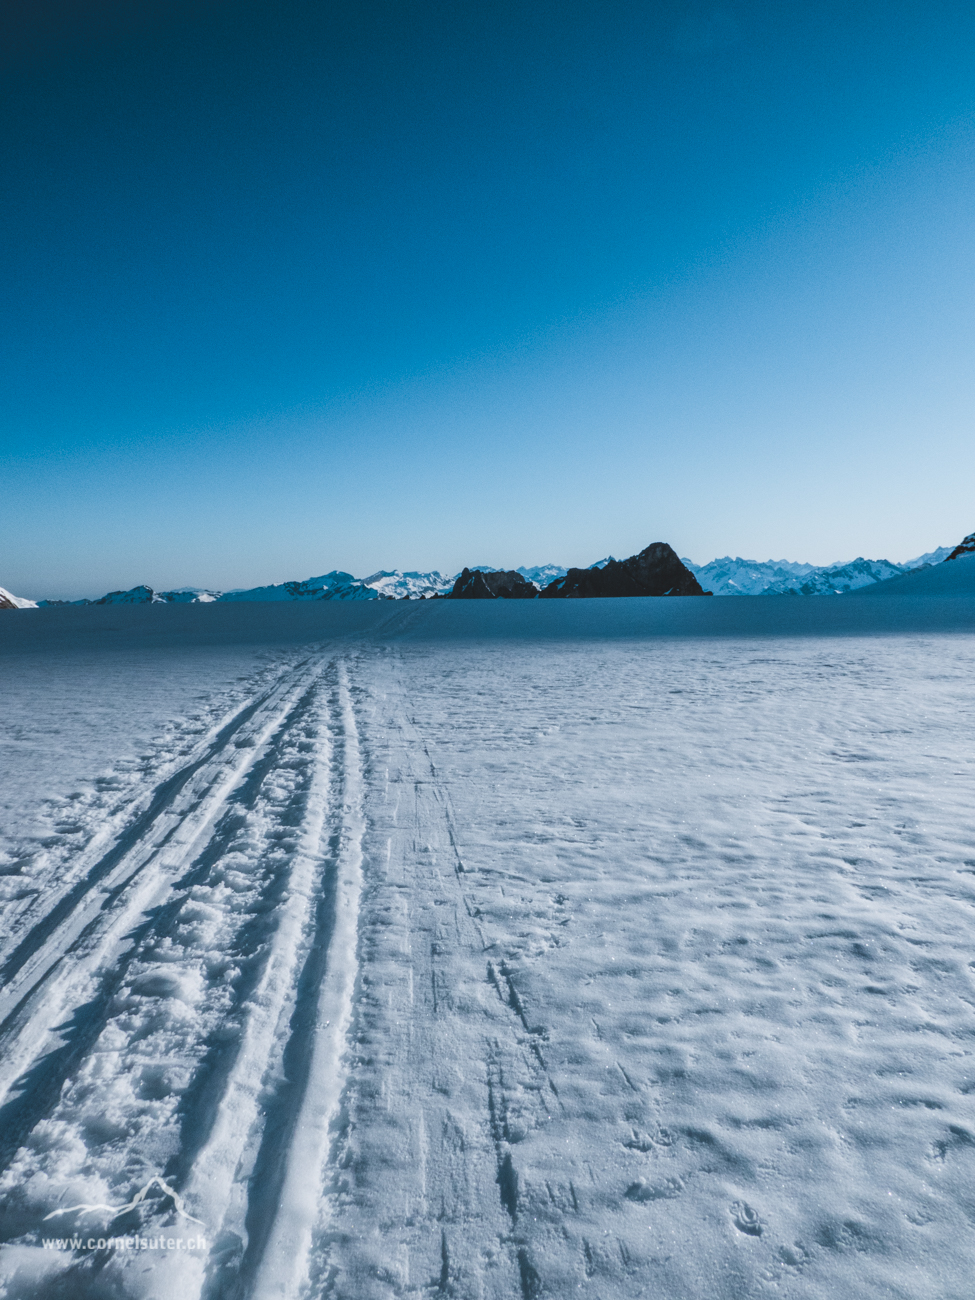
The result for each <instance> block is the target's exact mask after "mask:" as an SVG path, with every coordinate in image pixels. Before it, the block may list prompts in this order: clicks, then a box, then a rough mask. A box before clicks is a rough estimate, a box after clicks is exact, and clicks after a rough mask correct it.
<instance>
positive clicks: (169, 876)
mask: <svg viewBox="0 0 975 1300" xmlns="http://www.w3.org/2000/svg"><path fill="white" fill-rule="evenodd" d="M638 603H639V602H630V604H631V605H636V604H638ZM651 603H652V602H651ZM673 603H674V605H675V606H676V605H678V604H682V602H673ZM709 603H710V602H709ZM728 603H729V604H730V602H728ZM757 603H764V602H757ZM787 603H788V602H787ZM567 604H571V602H567ZM589 604H590V605H593V604H597V605H598V604H602V602H589ZM609 604H610V603H609V602H606V603H605V608H606V610H607V612H606V614H605V616H604V617H605V618H606V620H607V624H608V625H609V626H612V619H613V617H615V611H613V610H611V609H610V608H609ZM621 604H622V605H626V602H621ZM824 604H825V602H824ZM750 608H751V607H749V610H750ZM442 610H443V607H442V606H441V607H439V608H438V609H436V610H434V611H432V610H430V609H419V610H418V609H413V610H410V609H409V608H406V607H401V608H400V609H399V610H395V609H394V610H393V611H392V612H391V613H389V614H388V616H386V615H385V614H384V618H383V619H382V620H381V621H379V622H377V623H376V624H375V625H368V626H367V625H360V624H358V623H357V624H356V627H357V628H358V629H359V630H358V632H357V633H356V635H354V636H348V637H346V638H344V639H343V641H342V642H341V643H339V642H338V641H335V642H332V643H328V644H324V645H317V646H314V645H306V646H304V647H301V648H295V647H282V648H278V649H274V650H262V651H260V652H258V651H256V650H251V651H247V652H246V653H245V652H244V651H243V650H240V651H239V654H240V658H239V660H238V661H237V662H238V663H239V667H240V669H241V671H242V675H241V676H239V677H238V678H237V679H236V680H235V681H234V682H233V684H230V683H228V682H227V680H226V676H225V675H224V676H221V674H225V671H226V668H227V666H228V665H229V664H230V663H231V662H232V657H231V658H230V659H227V658H221V659H219V663H220V665H221V667H220V671H219V672H217V673H214V671H213V669H214V667H215V665H216V664H217V659H213V660H212V661H210V663H211V668H210V669H209V670H207V671H208V672H210V677H209V678H207V680H208V681H209V683H210V685H209V686H208V687H207V690H208V691H209V693H210V694H209V696H208V699H209V702H208V704H207V706H206V708H205V709H201V710H200V711H199V712H198V713H197V715H196V716H195V719H190V718H189V717H187V720H186V722H185V725H184V724H183V723H180V724H179V726H177V727H176V729H175V730H168V731H167V730H164V731H163V732H162V733H161V734H160V735H159V736H158V738H157V740H156V741H146V742H145V743H143V742H141V741H140V746H141V750H142V757H141V758H139V759H138V762H137V764H136V767H135V768H134V771H135V772H136V776H135V779H134V780H131V781H124V782H122V783H121V784H120V785H118V786H113V785H112V783H111V781H108V782H107V783H103V784H102V785H98V784H97V783H96V782H95V781H94V780H89V781H88V782H87V783H86V782H85V781H84V780H81V779H80V777H78V775H77V772H78V770H80V768H75V769H73V775H72V780H74V781H75V783H76V787H77V791H78V793H79V798H78V799H76V800H75V801H74V802H75V803H76V804H81V805H82V806H83V807H84V808H85V809H87V810H88V812H86V814H85V816H86V817H87V818H88V820H87V821H85V823H84V834H82V835H80V836H79V834H78V832H77V831H74V832H71V831H67V830H66V831H65V832H64V834H63V835H61V836H60V838H59V836H58V834H56V833H55V834H52V835H50V836H48V837H47V842H46V843H45V844H44V845H43V846H41V847H40V849H39V851H38V852H37V853H36V854H35V856H34V857H31V858H27V857H21V858H17V859H16V861H17V862H19V863H21V864H26V865H24V866H23V870H22V871H21V872H20V873H19V874H16V875H12V876H10V877H9V880H10V881H19V882H20V884H21V886H24V885H25V884H26V883H30V884H31V886H32V889H33V892H31V891H30V890H27V891H26V892H25V895H24V898H23V900H22V901H20V902H19V903H18V907H19V910H17V908H14V909H12V910H11V911H9V912H8V913H7V914H5V917H4V925H5V926H7V927H8V929H7V930H6V931H3V932H0V944H2V946H0V963H6V965H2V966H0V969H2V971H3V980H4V983H3V984H2V986H0V998H2V999H4V1001H3V1008H4V1010H3V1013H2V1015H3V1019H2V1027H0V1035H3V1037H2V1040H0V1046H2V1053H0V1060H2V1062H3V1063H4V1066H5V1068H6V1070H7V1074H6V1076H5V1078H6V1084H5V1087H6V1088H7V1091H6V1094H5V1096H4V1098H3V1100H2V1102H0V1141H2V1144H0V1157H2V1158H0V1206H2V1209H3V1217H2V1219H0V1227H2V1233H0V1238H2V1241H3V1242H4V1243H6V1244H4V1245H3V1246H2V1248H0V1296H3V1297H5V1300H6V1298H8V1297H9V1300H15V1298H20V1297H24V1298H26V1297H31V1300H34V1298H35V1297H37V1298H39V1300H53V1298H54V1297H56V1296H58V1297H60V1296H70V1297H72V1298H74V1297H77V1298H78V1300H88V1298H90V1300H94V1298H95V1297H99V1298H100V1297H102V1296H105V1297H107V1296H113V1297H123V1298H124V1297H129V1296H132V1297H144V1298H145V1300H149V1297H152V1298H153V1300H176V1298H178V1300H184V1297H193V1296H200V1297H202V1298H205V1300H225V1298H226V1300H229V1298H230V1297H235V1298H238V1297H239V1298H240V1300H243V1298H244V1297H254V1298H256V1300H264V1297H271V1296H274V1297H286V1298H287V1300H292V1298H293V1300H298V1297H313V1296H328V1297H334V1298H335V1300H379V1298H382V1300H399V1298H400V1297H412V1296H417V1297H421V1296H428V1297H454V1298H457V1297H461V1298H463V1300H468V1298H469V1300H540V1298H542V1297H559V1298H560V1300H561V1297H565V1296H569V1295H582V1296H592V1297H598V1300H615V1298H617V1297H618V1298H620V1300H623V1298H624V1297H625V1298H629V1297H637V1296H662V1297H667V1298H668V1300H669V1298H670V1297H675V1298H677V1297H680V1298H681V1300H683V1298H684V1297H693V1298H695V1300H696V1298H697V1297H701V1300H705V1298H706V1300H712V1298H718V1300H722V1298H724V1297H728V1298H729V1300H730V1298H731V1297H735V1298H737V1297H742V1296H748V1297H762V1296H776V1297H786V1298H787V1300H791V1298H793V1297H794V1298H795V1300H819V1298H820V1297H822V1298H823V1300H826V1297H829V1298H830V1300H833V1298H834V1297H856V1300H860V1298H861V1297H865V1298H870V1297H875V1296H876V1297H880V1296H884V1297H905V1298H909V1300H920V1298H922V1297H925V1298H926V1297H931V1298H932V1300H934V1298H935V1297H936V1298H937V1300H967V1297H968V1296H969V1295H970V1292H971V1287H970V1276H971V1272H972V1268H973V1265H975V1247H973V1245H972V1233H971V1226H972V1222H973V1221H975V1113H973V1111H975V1100H973V1099H975V1054H973V1052H975V976H973V964H972V963H973V961H975V951H973V950H975V943H973V939H975V912H973V906H975V879H973V877H975V812H973V802H972V799H971V788H972V775H973V766H975V763H973V757H972V753H971V743H970V737H971V734H972V722H973V712H975V708H973V695H972V688H971V682H972V669H973V666H975V636H973V635H971V634H970V633H960V634H953V635H945V634H925V633H918V632H911V633H909V634H902V635H886V636H884V635H874V636H870V637H863V638H857V637H851V636H841V637H836V636H818V637H817V636H813V635H806V636H803V637H797V638H792V637H788V636H778V637H776V636H769V635H767V634H766V635H763V636H760V637H749V636H734V637H723V638H722V637H712V638H708V637H702V636H696V637H680V636H674V635H669V636H664V637H653V636H642V637H641V636H635V635H634V634H633V626H632V624H633V618H634V613H633V611H632V610H631V609H625V610H620V611H619V620H620V626H621V628H624V629H625V630H624V632H623V633H622V634H621V636H620V637H619V638H614V637H612V636H598V635H594V634H593V632H592V629H591V628H590V627H589V626H588V623H586V620H589V621H590V622H591V621H592V618H593V611H592V610H591V609H589V610H582V611H579V610H568V611H565V612H562V613H558V614H556V615H548V614H545V615H544V618H545V620H546V622H545V627H546V628H547V629H549V624H550V623H551V622H552V621H553V620H555V619H562V620H564V625H565V628H566V635H564V636H563V637H562V638H561V639H556V638H554V637H553V636H552V635H551V629H549V630H548V632H547V633H546V636H547V639H546V640H538V639H532V638H530V637H528V638H526V637H525V636H521V637H519V636H516V635H512V632H511V629H512V628H515V627H520V626H521V622H519V620H520V619H521V617H522V616H520V615H518V614H517V613H516V614H515V615H511V614H510V611H502V612H501V613H500V614H498V613H497V612H496V611H493V610H490V609H489V610H488V612H487V613H485V612H484V611H483V610H475V611H473V612H472V613H471V612H466V613H465V612H463V611H462V614H460V615H455V614H454V613H453V611H450V610H448V613H449V614H450V620H447V619H446V618H445V616H444V615H443V614H442ZM167 612H169V611H167ZM665 612H666V613H667V617H668V618H670V617H671V614H670V612H669V611H665ZM679 613H680V611H678V615H679ZM750 616H751V615H750V613H749V617H750ZM462 617H463V618H466V619H469V620H470V622H471V627H473V628H477V629H480V631H481V633H482V634H483V632H484V629H488V631H490V627H491V620H492V619H495V620H496V621H497V627H498V628H504V629H505V631H504V632H503V634H502V635H494V636H492V635H480V636H472V635H470V634H468V635H467V636H466V637H465V636H463V635H460V634H459V632H458V626H455V624H456V622H457V620H458V619H460V618H462ZM695 617H696V615H695ZM824 617H827V615H825V614H824ZM451 620H452V621H451ZM573 620H576V621H577V622H580V626H581V630H580V627H577V626H575V624H574V623H573ZM573 628H574V631H573V630H572V629H573ZM438 629H444V630H445V632H446V634H444V633H443V631H441V632H439V633H438ZM144 653H145V655H146V659H145V662H146V667H147V671H150V670H151V671H155V672H159V671H161V669H160V664H161V663H162V662H163V661H162V660H160V659H159V658H158V656H156V652H155V651H153V652H152V653H150V652H149V651H148V650H147V651H145V652H144ZM192 653H196V652H192ZM223 653H224V652H221V654H223ZM184 654H185V655H186V656H190V654H191V652H190V651H189V650H187V651H185V652H184ZM154 656H156V657H154ZM165 662H166V663H167V664H169V665H170V667H169V669H167V670H166V671H172V672H174V673H175V672H177V671H179V670H178V669H177V668H176V664H177V662H180V660H179V657H177V658H176V659H166V660H165ZM199 662H200V664H201V665H202V664H203V663H204V660H202V659H201V660H200V661H199ZM8 664H9V661H8ZM13 667H14V670H15V671H12V672H11V673H10V674H8V682H12V683H13V684H14V687H16V683H17V671H19V669H18V666H17V664H16V662H14V665H13ZM25 671H26V672H28V675H29V670H28V669H26V668H25ZM48 672H49V675H50V677H51V678H52V679H53V680H54V681H55V682H56V681H57V666H56V664H55V662H54V661H53V660H52V661H51V663H50V664H49V667H48ZM205 677H206V672H204V671H203V670H202V668H201V681H202V680H203V679H204V678H205ZM90 689H91V690H92V692H93V693H94V694H97V688H96V687H95V686H92V687H91V688H90ZM105 690H106V692H110V690H111V687H110V686H109V685H106V687H105ZM55 694H56V692H55ZM10 696H11V699H12V700H13V701H14V703H16V701H17V693H16V689H13V690H11V691H10ZM24 698H25V699H27V698H29V699H30V700H31V701H32V707H34V708H35V716H36V717H37V719H38V722H39V728H40V731H41V733H44V728H45V726H46V719H47V717H48V715H47V714H45V713H44V710H43V708H41V707H39V706H38V704H37V698H36V696H34V695H32V694H31V693H30V692H29V691H28V692H27V693H26V695H25V697H24ZM56 703H57V701H56V700H55V702H54V703H53V704H52V706H51V709H52V714H51V716H53V713H54V711H55V705H56ZM221 709H222V710H223V712H222V713H221ZM11 712H12V713H13V714H14V716H15V717H17V716H19V715H18V714H17V710H16V709H13V710H11ZM185 712H186V711H185V710H184V714H185ZM98 716H101V715H98ZM105 716H106V717H107V716H108V715H107V714H106V715H105ZM180 716H184V715H183V714H181V715H180ZM113 726H114V727H115V729H116V736H119V735H124V734H126V733H125V727H126V726H127V727H128V729H129V732H134V731H135V730H138V729H141V730H142V731H143V732H144V731H145V730H146V728H145V724H144V721H142V720H140V719H138V718H137V717H136V715H135V713H133V714H132V716H131V718H129V719H128V720H126V718H125V717H124V716H123V715H122V714H120V713H116V714H115V715H114V716H113ZM157 730H158V729H157ZM94 731H95V733H97V734H95V735H94V736H93V752H94V753H96V754H100V753H101V752H102V751H101V750H100V749H99V746H100V745H102V743H103V736H102V732H103V727H102V726H101V724H100V725H99V726H98V727H96V728H95V729H94ZM25 734H26V729H25ZM64 740H65V738H64V737H59V738H58V740H57V744H58V745H61V744H62V743H63V742H64ZM153 746H155V752H156V753H157V754H158V756H159V765H158V770H157V771H155V772H154V771H153V763H152V761H151V751H152V749H153ZM136 748H139V746H137V747H136ZM73 752H77V753H80V750H78V749H76V750H75V751H73ZM31 761H32V762H34V761H35V759H33V758H32V759H31ZM72 762H77V763H78V764H79V765H80V764H81V762H82V760H81V758H80V757H79V758H77V759H76V760H75V759H73V760H72ZM36 764H37V770H38V771H40V770H42V769H43V763H42V762H41V759H40V758H37V759H36ZM130 767H131V763H130V761H129V760H126V759H124V760H123V761H122V764H121V768H122V771H123V773H124V772H125V771H127V770H129V768H130ZM93 770H94V771H97V766H96V767H95V768H93ZM60 797H65V796H60ZM99 801H102V802H99ZM23 806H24V809H25V811H26V810H28V809H30V808H36V806H37V800H36V798H35V799H34V802H33V803H31V802H30V800H28V799H27V798H26V796H25V798H24V805H23ZM99 809H103V810H104V825H103V827H102V829H101V830H100V831H99V830H97V829H96V827H97V823H98V819H99V817H100V816H101V815H102V814H101V813H100V812H99ZM18 837H20V838H18ZM86 837H87V838H86ZM15 840H16V843H17V844H27V843H28V842H29V841H28V840H27V839H24V838H23V837H22V835H21V829H20V828H18V829H17V831H16V833H15V835H14V836H13V837H11V838H10V840H9V841H8V845H13V844H14V843H15ZM79 840H80V841H81V842H80V843H79V842H78V841H79ZM8 845H3V844H0V848H3V847H8ZM69 845H71V846H73V847H69ZM16 852H20V850H19V849H17V850H16ZM59 872H61V873H63V878H62V877H61V876H59ZM158 1177H161V1178H163V1179H164V1180H165V1183H166V1186H168V1187H171V1188H172V1189H174V1191H175V1192H176V1193H177V1194H178V1195H179V1197H180V1198H181V1202H180V1204H179V1205H177V1204H176V1203H175V1202H174V1200H173V1198H172V1197H171V1196H169V1195H167V1194H164V1189H161V1188H159V1187H158V1185H157V1186H154V1188H153V1189H152V1190H150V1191H149V1192H147V1194H146V1196H145V1199H144V1200H143V1201H141V1202H140V1203H139V1204H138V1205H137V1206H135V1207H134V1208H133V1207H132V1205H131V1203H132V1201H133V1198H134V1196H135V1195H136V1194H137V1193H138V1192H139V1191H140V1189H142V1188H144V1187H146V1186H147V1185H148V1184H149V1183H150V1182H151V1180H152V1179H153V1178H158ZM99 1204H100V1205H104V1206H106V1207H112V1206H115V1207H128V1208H126V1209H125V1210H124V1212H123V1213H121V1214H117V1215H114V1217H113V1212H112V1210H111V1209H106V1210H102V1211H95V1212H92V1213H90V1214H83V1213H80V1212H79V1211H77V1210H76V1211H74V1213H73V1214H71V1215H62V1216H59V1217H56V1218H55V1219H54V1220H48V1221H45V1218H44V1216H45V1215H49V1214H51V1213H52V1212H55V1211H59V1210H66V1209H69V1208H70V1207H77V1206H79V1205H99ZM181 1207H182V1211H183V1212H182V1213H181V1212H180V1210H181ZM187 1216H192V1219H193V1220H199V1221H201V1222H202V1224H204V1225H205V1233H206V1239H207V1249H206V1250H205V1251H182V1252H180V1251H172V1252H168V1253H158V1254H155V1255H152V1257H151V1258H150V1257H147V1256H146V1255H145V1254H142V1255H139V1254H137V1253H133V1252H128V1253H127V1252H125V1251H121V1250H113V1249H112V1248H110V1247H106V1249H105V1250H103V1251H94V1252H85V1251H78V1252H75V1253H72V1252H71V1251H70V1250H66V1251H62V1252H51V1251H46V1250H43V1249H42V1248H41V1246H40V1241H41V1238H42V1237H43V1236H44V1235H45V1234H46V1233H47V1232H48V1231H49V1230H50V1231H51V1235H52V1236H53V1235H56V1234H58V1233H64V1234H65V1235H66V1236H70V1234H71V1233H72V1232H74V1231H75V1229H76V1227H77V1226H78V1225H83V1226H84V1233H85V1235H87V1233H88V1232H89V1231H94V1232H96V1234H97V1235H100V1236H108V1235H114V1234H118V1233H121V1232H124V1231H129V1232H131V1231H133V1230H135V1229H136V1228H138V1230H139V1231H141V1232H142V1233H143V1234H149V1233H152V1232H157V1231H165V1232H166V1233H175V1232H176V1231H177V1230H181V1231H184V1232H186V1233H189V1232H192V1233H196V1232H197V1231H198V1224H197V1223H196V1222H194V1221H191V1220H190V1219H189V1218H187ZM55 1225H58V1226H55ZM201 1231H202V1230H201Z"/></svg>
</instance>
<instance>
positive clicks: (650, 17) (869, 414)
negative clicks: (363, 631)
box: [0, 0, 975, 597]
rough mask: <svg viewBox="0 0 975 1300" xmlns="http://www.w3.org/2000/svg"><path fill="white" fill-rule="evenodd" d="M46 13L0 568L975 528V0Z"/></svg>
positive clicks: (163, 577) (917, 548) (20, 88)
mask: <svg viewBox="0 0 975 1300" xmlns="http://www.w3.org/2000/svg"><path fill="white" fill-rule="evenodd" d="M20 10H21V12H20V15H19V17H17V16H16V15H15V16H14V18H13V19H12V20H11V23H10V26H11V27H12V30H11V31H8V34H7V37H8V38H7V40H6V41H5V49H4V50H3V53H2V55H0V60H2V67H0V73H2V77H3V92H2V97H3V115H4V123H3V130H2V133H0V141H2V142H0V174H2V178H3V180H2V194H0V204H2V207H0V212H2V217H0V220H2V235H3V237H2V240H0V259H2V263H3V265H2V271H0V286H2V287H0V292H2V295H3V307H2V312H3V335H4V345H3V359H2V368H3V403H2V412H0V450H2V471H3V473H2V497H0V502H2V504H0V583H2V585H3V586H5V587H8V588H9V589H11V590H13V591H15V592H17V593H18V594H21V595H29V596H34V597H43V596H48V597H55V596H62V597H73V596H79V595H100V594H102V593H103V592H104V591H106V590H108V589H110V588H119V587H128V586H132V585H134V584H135V583H138V582H148V583H149V584H150V585H152V586H154V587H156V588H159V589H165V588H167V587H173V586H179V585H184V584H193V585H204V586H213V587H218V588H228V587H233V586H250V585H256V584H258V583H264V582H270V581H281V580H283V579H287V578H302V577H307V576H309V575H311V574H317V573H321V572H324V571H326V570H328V569H332V568H341V569H347V570H349V571H351V572H353V573H355V574H357V575H360V576H363V575H365V574H368V573H370V572H372V571H373V570H375V569H377V568H380V567H387V568H394V567H397V568H424V569H425V568H440V569H443V570H447V571H453V570H455V569H457V568H459V567H461V566H462V565H463V564H465V563H492V564H497V565H503V566H508V565H518V564H535V563H542V562H547V561H554V562H558V563H563V564H584V563H589V562H591V561H593V560H595V559H598V558H601V557H602V556H604V555H606V554H607V553H612V554H615V555H618V556H624V555H628V554H631V553H632V552H634V551H636V550H639V549H640V548H641V547H643V546H644V545H646V544H647V543H648V542H651V541H657V540H666V541H669V542H671V543H672V545H674V546H675V547H676V549H677V550H678V551H679V553H680V554H682V555H687V556H690V557H691V558H692V559H694V560H697V561H699V562H703V561H705V560H708V559H711V558H712V557H713V556H715V555H725V554H728V553H730V554H732V555H736V554H737V555H742V556H746V557H751V558H757V559H767V558H769V557H770V556H774V557H776V558H779V557H786V558H790V559H797V560H808V561H811V562H814V563H829V562H833V561H836V560H845V559H851V558H853V557H854V556H856V555H861V554H862V555H867V556H871V557H886V558H889V559H894V560H903V559H907V558H909V557H911V556H913V555H915V554H918V553H920V552H922V551H926V550H930V549H931V548H933V547H934V546H937V545H939V544H946V543H954V542H956V541H958V540H959V539H960V538H961V536H962V535H964V534H965V533H968V532H970V531H971V530H972V529H973V528H975V493H973V490H972V489H973V484H975V439H973V436H972V432H973V429H972V424H973V418H972V417H973V409H975V373H973V367H975V296H973V288H975V242H973V213H975V204H973V199H975V116H973V113H975V10H973V8H972V6H971V4H970V3H957V4H956V3H939V2H938V0H925V3H903V2H899V0H885V2H884V3H882V4H881V3H874V2H872V0H871V2H870V3H857V2H856V0H843V2H842V3H832V2H830V0H825V2H824V0H816V2H815V3H805V4H803V3H800V4H798V5H795V4H786V3H739V4H727V5H721V6H718V7H715V6H712V5H709V4H689V3H646V2H644V3H629V2H626V0H598V3H579V2H575V3H573V2H572V0H560V2H559V3H558V4H555V3H548V0H531V2H530V3H529V2H527V0H526V2H524V3H522V2H521V0H491V3H489V4H488V3H479V2H478V0H465V3H463V4H458V3H456V0H453V2H452V3H446V2H444V3H430V2H429V0H411V3H408V4H407V3H380V2H376V0H355V3H344V2H343V0H337V2H336V3H330V4H327V3H321V2H318V3H311V2H309V0H276V3H275V4H273V5H272V4H269V3H266V2H265V3H261V4H255V3H251V2H250V0H232V2H231V0H226V2H225V3H214V2H213V0H194V3H192V4H189V3H182V2H181V0H166V3H162V2H161V0H160V2H159V3H143V4H141V5H140V4H135V3H132V2H131V0H129V2H125V0H117V2H116V3H97V2H96V3H90V2H89V3H82V2H81V0H76V3H70V4H63V3H62V4H54V3H49V2H45V0H34V3H31V4H27V3H26V0H21V5H20Z"/></svg>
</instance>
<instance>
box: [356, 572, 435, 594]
mask: <svg viewBox="0 0 975 1300" xmlns="http://www.w3.org/2000/svg"><path fill="white" fill-rule="evenodd" d="M456 577H457V575H456V574H454V575H453V576H450V575H448V574H446V573H441V572H440V571H439V569H434V570H432V571H431V572H429V573H420V572H418V571H417V570H416V569H409V570H407V571H406V572H405V573H404V572H403V570H402V569H380V570H379V572H378V573H374V574H372V575H371V577H368V578H363V579H362V582H363V584H364V585H365V586H366V587H369V588H371V589H372V590H373V591H375V592H376V593H377V594H378V595H379V596H382V597H385V599H386V600H423V599H425V598H426V597H427V596H441V595H446V593H447V592H448V591H449V590H450V589H451V587H452V586H453V585H454V581H455V580H456Z"/></svg>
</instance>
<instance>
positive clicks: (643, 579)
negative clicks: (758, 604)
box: [541, 542, 711, 599]
mask: <svg viewBox="0 0 975 1300" xmlns="http://www.w3.org/2000/svg"><path fill="white" fill-rule="evenodd" d="M710 594H711V593H710V592H705V591H704V589H703V588H702V586H701V584H700V583H699V582H698V580H697V578H695V577H694V574H693V573H691V571H690V569H688V568H686V567H685V565H683V564H682V563H681V561H680V559H679V557H678V555H677V552H676V551H675V550H674V549H673V547H672V546H668V545H667V543H666V542H651V544H650V545H649V546H647V547H645V548H644V549H643V550H642V551H641V552H640V553H639V555H631V556H630V558H629V559H628V560H607V561H606V562H605V563H604V564H603V566H602V568H599V569H597V568H592V569H570V570H569V572H568V573H567V574H566V575H565V577H564V578H556V579H555V581H554V582H550V583H549V585H548V586H547V587H546V588H545V590H544V591H543V592H542V593H541V595H542V599H546V598H547V599H553V598H554V599H559V598H569V599H571V598H582V599H585V598H586V597H592V596H705V595H710Z"/></svg>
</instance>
